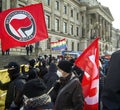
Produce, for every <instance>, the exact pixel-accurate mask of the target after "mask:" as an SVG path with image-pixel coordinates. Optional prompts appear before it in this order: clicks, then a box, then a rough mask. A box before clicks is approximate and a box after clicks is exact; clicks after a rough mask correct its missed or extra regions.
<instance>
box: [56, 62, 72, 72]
mask: <svg viewBox="0 0 120 110" xmlns="http://www.w3.org/2000/svg"><path fill="white" fill-rule="evenodd" d="M58 67H59V68H60V69H61V70H63V71H64V72H66V73H70V72H71V70H72V64H71V63H70V62H69V61H67V60H62V61H60V62H59V63H58Z"/></svg>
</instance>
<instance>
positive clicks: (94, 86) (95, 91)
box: [75, 38, 99, 110]
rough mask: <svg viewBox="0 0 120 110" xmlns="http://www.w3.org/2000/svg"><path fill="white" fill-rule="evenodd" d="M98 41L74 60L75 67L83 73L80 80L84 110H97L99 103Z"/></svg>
mask: <svg viewBox="0 0 120 110" xmlns="http://www.w3.org/2000/svg"><path fill="white" fill-rule="evenodd" d="M98 39H99V38H96V39H95V40H94V41H93V42H92V43H91V45H90V46H89V47H88V48H87V49H85V51H84V52H83V53H82V54H81V55H80V56H79V57H78V58H77V59H76V61H75V65H76V66H78V67H80V68H82V69H83V70H84V71H85V73H84V76H83V80H82V87H83V94H84V97H85V106H84V110H98V101H99V50H98Z"/></svg>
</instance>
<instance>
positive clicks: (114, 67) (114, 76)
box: [102, 50, 120, 110]
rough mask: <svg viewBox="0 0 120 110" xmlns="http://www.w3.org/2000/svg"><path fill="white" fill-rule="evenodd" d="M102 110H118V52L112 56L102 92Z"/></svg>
mask: <svg viewBox="0 0 120 110" xmlns="http://www.w3.org/2000/svg"><path fill="white" fill-rule="evenodd" d="M102 103H103V109H102V110H120V50H119V51H116V52H114V53H113V54H112V56H111V59H110V62H109V68H108V71H107V76H106V79H105V84H104V88H103V92H102Z"/></svg>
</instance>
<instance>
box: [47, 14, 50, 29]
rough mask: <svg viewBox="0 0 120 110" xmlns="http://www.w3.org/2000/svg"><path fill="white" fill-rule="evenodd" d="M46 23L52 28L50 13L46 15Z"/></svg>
mask: <svg viewBox="0 0 120 110" xmlns="http://www.w3.org/2000/svg"><path fill="white" fill-rule="evenodd" d="M46 25H47V28H48V29H49V28H50V16H49V15H46Z"/></svg>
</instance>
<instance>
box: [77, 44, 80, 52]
mask: <svg viewBox="0 0 120 110" xmlns="http://www.w3.org/2000/svg"><path fill="white" fill-rule="evenodd" d="M79 49H80V44H79V43H77V51H79Z"/></svg>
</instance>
